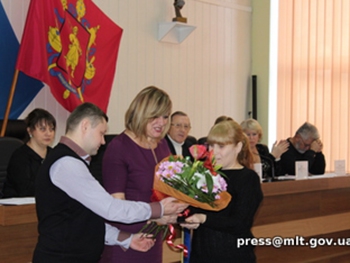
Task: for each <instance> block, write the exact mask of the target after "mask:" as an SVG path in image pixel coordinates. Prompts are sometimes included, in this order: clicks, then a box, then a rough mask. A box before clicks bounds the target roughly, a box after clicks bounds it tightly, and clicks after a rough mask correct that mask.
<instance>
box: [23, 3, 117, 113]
mask: <svg viewBox="0 0 350 263" xmlns="http://www.w3.org/2000/svg"><path fill="white" fill-rule="evenodd" d="M122 33H123V30H122V29H121V28H120V27H119V26H118V25H116V24H115V23H114V22H113V21H112V20H110V19H109V18H108V17H107V16H106V15H105V14H104V13H103V12H102V11H101V10H100V9H99V8H98V7H97V6H96V5H95V4H94V3H93V2H92V1H91V0H31V1H30V6H29V11H28V15H27V20H26V25H25V29H24V33H23V36H22V41H21V46H20V50H19V53H18V59H17V65H16V68H17V69H18V70H20V71H22V72H24V73H25V74H27V75H29V76H31V77H33V78H36V79H39V80H41V81H43V82H45V83H46V84H47V85H48V86H49V87H50V89H51V92H52V94H53V95H54V97H55V98H56V99H57V101H58V102H59V103H60V104H61V105H62V106H63V107H64V108H65V109H67V110H68V111H73V110H74V109H75V107H76V106H78V105H79V104H81V103H83V102H91V103H94V104H96V105H97V106H99V107H100V108H101V109H102V110H103V111H105V112H106V111H107V106H108V101H109V96H110V93H111V87H112V83H113V79H114V75H115V68H116V61H117V56H118V50H119V44H120V40H121V36H122Z"/></svg>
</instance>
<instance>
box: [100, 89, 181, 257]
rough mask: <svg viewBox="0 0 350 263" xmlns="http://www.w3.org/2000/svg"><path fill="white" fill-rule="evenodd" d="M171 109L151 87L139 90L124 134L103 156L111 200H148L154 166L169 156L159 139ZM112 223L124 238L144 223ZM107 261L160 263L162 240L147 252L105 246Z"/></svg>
mask: <svg viewBox="0 0 350 263" xmlns="http://www.w3.org/2000/svg"><path fill="white" fill-rule="evenodd" d="M171 107H172V102H171V100H170V98H169V96H168V94H166V93H165V92H164V91H163V90H160V89H158V88H156V87H153V86H151V87H147V88H145V89H143V90H142V91H141V92H140V93H139V94H138V95H137V96H136V97H135V99H134V100H133V101H132V103H131V104H130V106H129V109H128V110H127V112H126V114H125V127H126V129H125V131H124V132H123V133H121V134H120V135H118V136H116V137H115V138H114V139H113V140H112V141H111V142H110V143H109V144H108V147H107V149H106V152H105V154H104V157H103V164H102V174H103V185H104V187H105V188H106V190H107V191H108V192H109V193H111V194H112V195H113V196H114V197H116V198H121V199H126V200H133V201H144V202H149V201H150V199H151V195H152V188H153V177H154V169H155V166H156V164H157V163H158V162H160V161H161V160H162V159H163V158H165V157H167V156H169V155H170V151H169V148H168V144H167V142H166V141H165V139H163V138H164V136H165V134H166V132H167V131H168V129H169V125H170V123H169V121H168V120H169V115H170V113H171ZM184 208H185V206H184ZM172 220H176V218H169V221H168V222H169V223H170V222H172ZM163 223H164V222H163ZM113 224H114V225H115V226H117V227H118V228H119V229H120V230H122V231H124V232H125V236H126V237H128V236H130V234H133V233H138V232H139V231H140V230H141V228H142V227H143V226H144V225H145V224H146V222H141V223H137V224H129V225H127V224H120V223H113ZM107 262H108V263H115V262H120V263H132V262H135V263H139V262H143V263H147V262H149V263H161V262H162V238H161V236H158V237H157V238H156V243H155V245H154V247H153V248H152V249H150V250H149V251H148V252H138V251H134V250H132V249H128V250H126V251H124V250H123V249H121V248H120V247H118V246H105V249H104V252H103V255H102V259H101V261H100V263H107Z"/></svg>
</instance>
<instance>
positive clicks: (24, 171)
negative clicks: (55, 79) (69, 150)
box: [4, 109, 56, 198]
mask: <svg viewBox="0 0 350 263" xmlns="http://www.w3.org/2000/svg"><path fill="white" fill-rule="evenodd" d="M25 122H26V125H27V131H28V134H29V140H28V142H27V143H25V144H23V145H22V146H21V147H19V148H18V149H17V150H16V151H14V153H13V154H12V156H11V159H10V161H9V164H8V166H7V177H6V181H5V185H4V197H5V198H8V197H25V196H34V193H35V178H36V176H37V173H38V171H39V168H40V166H41V164H42V162H43V160H44V159H45V157H46V155H47V154H48V153H49V152H50V150H51V147H50V145H51V144H52V143H53V140H54V138H55V129H56V120H55V118H54V117H53V116H52V115H51V113H49V112H48V111H46V110H44V109H34V110H33V111H32V112H30V113H29V114H28V116H27V117H26V119H25Z"/></svg>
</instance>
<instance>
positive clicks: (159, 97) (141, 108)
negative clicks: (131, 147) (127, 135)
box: [125, 86, 172, 139]
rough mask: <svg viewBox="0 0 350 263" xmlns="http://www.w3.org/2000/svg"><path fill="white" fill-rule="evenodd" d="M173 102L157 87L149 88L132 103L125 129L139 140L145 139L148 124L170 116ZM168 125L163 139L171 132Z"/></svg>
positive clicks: (126, 116)
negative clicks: (161, 117) (156, 119)
mask: <svg viewBox="0 0 350 263" xmlns="http://www.w3.org/2000/svg"><path fill="white" fill-rule="evenodd" d="M171 108H172V102H171V100H170V97H169V95H168V94H167V93H166V92H165V91H163V90H161V89H159V88H157V87H155V86H149V87H146V88H144V89H143V90H141V91H140V92H139V93H138V94H137V95H136V97H135V98H134V100H133V101H132V102H131V104H130V106H129V108H128V110H127V111H126V113H125V127H126V128H127V129H128V130H130V131H132V132H133V133H134V134H135V135H136V136H137V137H138V138H141V139H143V138H145V137H146V136H147V134H146V127H147V124H148V123H149V122H150V121H152V120H154V119H155V118H158V117H160V116H169V115H170V113H171ZM169 126H170V122H168V123H167V125H166V127H165V129H164V131H163V134H162V136H161V137H162V138H163V137H164V136H165V134H166V133H167V131H168V130H169Z"/></svg>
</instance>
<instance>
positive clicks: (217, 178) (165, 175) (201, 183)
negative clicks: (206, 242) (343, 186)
mask: <svg viewBox="0 0 350 263" xmlns="http://www.w3.org/2000/svg"><path fill="white" fill-rule="evenodd" d="M190 152H191V154H192V156H193V157H194V159H195V160H194V162H192V161H191V160H190V158H189V157H186V158H183V157H181V156H176V155H171V156H169V157H167V158H165V159H163V160H162V161H161V162H160V163H158V164H157V166H156V168H155V176H154V183H153V188H154V190H153V196H152V199H153V201H159V200H161V199H162V198H164V197H167V196H172V197H175V198H176V199H178V200H179V201H181V202H184V203H187V204H189V205H191V206H194V207H199V208H202V209H205V210H211V211H219V210H221V209H224V208H225V207H226V206H227V205H228V203H229V202H230V200H231V195H230V194H229V193H228V192H226V188H227V184H226V181H225V179H224V178H223V176H224V175H222V174H221V173H220V172H219V171H218V170H219V169H220V166H218V165H216V164H215V158H214V155H213V152H208V151H207V149H206V147H205V146H203V145H193V146H192V147H191V148H190ZM182 216H184V215H182ZM185 216H186V213H185ZM161 231H163V239H165V238H166V236H167V234H168V232H169V231H170V236H169V237H168V238H167V244H168V245H169V246H171V247H173V248H179V249H183V250H185V248H184V246H183V245H178V246H174V245H173V241H172V239H174V238H175V236H174V232H173V227H172V226H171V225H169V226H167V225H158V224H157V223H155V222H152V223H150V224H147V225H145V226H144V227H143V228H142V229H141V231H140V232H146V233H148V234H153V235H154V236H156V235H157V234H158V233H159V232H161Z"/></svg>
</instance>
